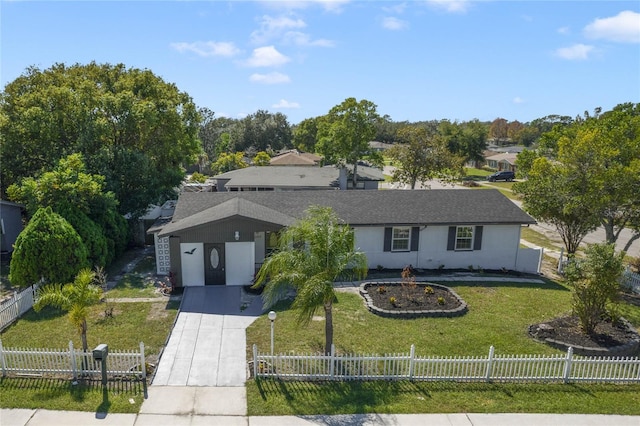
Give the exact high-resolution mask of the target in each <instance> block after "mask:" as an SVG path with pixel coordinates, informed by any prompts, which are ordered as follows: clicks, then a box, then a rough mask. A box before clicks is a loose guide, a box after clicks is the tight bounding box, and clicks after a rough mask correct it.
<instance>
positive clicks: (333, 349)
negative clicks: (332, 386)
mask: <svg viewBox="0 0 640 426" xmlns="http://www.w3.org/2000/svg"><path fill="white" fill-rule="evenodd" d="M335 355H336V347H335V345H334V344H333V343H332V344H331V355H330V358H329V362H330V363H331V364H329V379H330V380H334V375H335V372H336V368H335V362H336V361H335Z"/></svg>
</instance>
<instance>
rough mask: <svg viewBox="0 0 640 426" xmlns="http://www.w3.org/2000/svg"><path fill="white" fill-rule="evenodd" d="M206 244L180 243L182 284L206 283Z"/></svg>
mask: <svg viewBox="0 0 640 426" xmlns="http://www.w3.org/2000/svg"><path fill="white" fill-rule="evenodd" d="M203 252H204V244H202V243H180V260H181V263H182V286H183V287H192V286H201V285H204V254H203Z"/></svg>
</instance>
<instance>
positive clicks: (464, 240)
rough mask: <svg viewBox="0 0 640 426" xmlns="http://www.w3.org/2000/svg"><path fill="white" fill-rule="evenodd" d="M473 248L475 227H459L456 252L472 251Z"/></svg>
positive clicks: (457, 229)
mask: <svg viewBox="0 0 640 426" xmlns="http://www.w3.org/2000/svg"><path fill="white" fill-rule="evenodd" d="M472 248H473V226H458V227H457V228H456V250H471V249H472Z"/></svg>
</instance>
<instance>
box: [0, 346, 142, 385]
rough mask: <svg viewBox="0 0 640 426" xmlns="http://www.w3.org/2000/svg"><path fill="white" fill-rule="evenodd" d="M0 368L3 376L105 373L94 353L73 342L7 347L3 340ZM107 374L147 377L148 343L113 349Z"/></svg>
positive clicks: (96, 374)
mask: <svg viewBox="0 0 640 426" xmlns="http://www.w3.org/2000/svg"><path fill="white" fill-rule="evenodd" d="M0 367H1V368H2V376H3V377H5V376H7V375H8V374H15V375H23V376H60V375H64V376H72V377H73V378H74V379H77V378H78V377H81V376H98V377H100V376H101V372H102V369H101V365H100V362H98V361H95V360H94V359H93V353H92V352H83V351H82V350H81V349H75V348H74V347H73V343H72V342H69V348H68V349H28V348H4V347H3V346H2V341H1V340H0ZM107 376H111V377H112V378H113V377H116V376H117V377H123V376H126V377H137V378H140V379H145V378H146V377H147V372H146V368H145V357H144V343H142V342H140V350H139V351H135V350H131V351H111V350H110V351H109V353H108V355H107Z"/></svg>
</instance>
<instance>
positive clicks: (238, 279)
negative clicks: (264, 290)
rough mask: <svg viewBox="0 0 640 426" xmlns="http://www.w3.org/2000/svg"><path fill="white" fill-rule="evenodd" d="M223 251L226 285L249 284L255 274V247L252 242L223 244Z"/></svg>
mask: <svg viewBox="0 0 640 426" xmlns="http://www.w3.org/2000/svg"><path fill="white" fill-rule="evenodd" d="M224 251H225V259H226V260H225V272H226V275H225V277H226V283H227V285H228V286H231V285H247V284H251V283H252V282H253V275H254V273H255V247H254V243H253V241H251V242H241V243H225V245H224Z"/></svg>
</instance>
